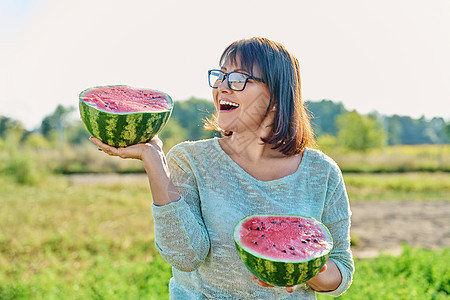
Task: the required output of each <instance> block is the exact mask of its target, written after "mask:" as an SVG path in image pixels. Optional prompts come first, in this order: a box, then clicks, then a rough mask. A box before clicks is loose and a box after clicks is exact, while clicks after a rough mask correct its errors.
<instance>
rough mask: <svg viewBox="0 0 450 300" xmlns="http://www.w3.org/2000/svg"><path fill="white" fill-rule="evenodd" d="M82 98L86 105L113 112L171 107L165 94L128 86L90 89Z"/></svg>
mask: <svg viewBox="0 0 450 300" xmlns="http://www.w3.org/2000/svg"><path fill="white" fill-rule="evenodd" d="M82 100H83V101H84V102H85V103H86V104H88V105H92V106H94V107H96V108H98V109H101V110H104V111H108V112H113V113H129V112H146V111H161V110H169V109H170V108H171V103H169V102H168V101H167V96H166V95H165V94H163V93H161V92H158V91H153V90H148V89H133V88H130V87H128V86H107V87H99V88H96V89H91V90H89V91H87V92H86V93H84V94H83V97H82Z"/></svg>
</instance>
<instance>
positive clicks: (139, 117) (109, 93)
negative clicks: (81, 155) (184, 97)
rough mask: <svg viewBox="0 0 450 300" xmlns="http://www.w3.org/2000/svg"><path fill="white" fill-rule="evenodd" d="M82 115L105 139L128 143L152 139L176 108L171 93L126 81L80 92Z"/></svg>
mask: <svg viewBox="0 0 450 300" xmlns="http://www.w3.org/2000/svg"><path fill="white" fill-rule="evenodd" d="M79 107H80V115H81V119H82V121H83V123H84V125H85V126H86V129H87V130H88V131H89V133H90V134H91V135H92V136H94V137H96V138H98V139H100V140H101V141H102V142H104V143H106V144H108V145H111V146H114V147H125V146H130V145H134V144H138V143H144V142H147V141H149V140H150V139H152V138H153V137H154V136H155V135H156V134H158V132H160V131H161V130H162V129H163V127H164V126H165V124H166V123H167V121H168V119H169V118H170V115H171V113H172V109H173V101H172V98H170V96H169V95H167V94H165V93H163V92H160V91H156V90H152V89H140V88H133V87H130V86H126V85H110V86H98V87H93V88H89V89H86V90H84V91H83V92H81V93H80V95H79Z"/></svg>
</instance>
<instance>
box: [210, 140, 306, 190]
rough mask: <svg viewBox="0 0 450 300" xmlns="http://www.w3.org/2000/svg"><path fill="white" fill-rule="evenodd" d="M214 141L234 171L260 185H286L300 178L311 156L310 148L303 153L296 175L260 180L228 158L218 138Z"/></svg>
mask: <svg viewBox="0 0 450 300" xmlns="http://www.w3.org/2000/svg"><path fill="white" fill-rule="evenodd" d="M213 140H214V143H213V144H214V146H215V148H216V150H217V151H218V153H220V155H221V156H222V157H223V158H224V159H225V160H226V161H227V162H228V163H229V165H230V166H231V167H232V168H233V169H235V170H236V171H237V172H239V173H240V174H242V175H243V176H245V177H247V178H249V179H250V180H252V181H254V182H256V183H259V184H266V185H273V184H278V183H286V181H290V180H293V179H295V178H297V176H299V174H300V173H302V170H303V169H304V168H305V164H306V163H307V159H308V156H309V148H305V149H304V151H303V157H302V161H301V162H300V165H299V166H298V168H297V170H296V171H295V172H294V173H292V174H289V175H286V176H284V177H281V178H277V179H274V180H259V179H257V178H255V177H253V176H252V175H250V174H249V173H248V172H247V171H245V170H244V169H243V168H242V167H241V166H240V165H238V164H237V163H236V162H235V161H234V160H233V159H232V158H231V157H230V156H228V154H227V153H226V152H225V151H223V149H222V147H221V146H220V144H219V138H218V137H214V139H213Z"/></svg>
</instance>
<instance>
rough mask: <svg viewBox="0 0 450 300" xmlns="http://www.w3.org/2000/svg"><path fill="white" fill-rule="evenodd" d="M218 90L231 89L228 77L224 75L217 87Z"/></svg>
mask: <svg viewBox="0 0 450 300" xmlns="http://www.w3.org/2000/svg"><path fill="white" fill-rule="evenodd" d="M217 90H218V91H219V92H220V91H231V89H230V87H229V86H228V77H227V76H224V77H223V79H222V82H221V83H220V84H219V86H218V87H217Z"/></svg>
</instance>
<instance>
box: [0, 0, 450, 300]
mask: <svg viewBox="0 0 450 300" xmlns="http://www.w3.org/2000/svg"><path fill="white" fill-rule="evenodd" d="M449 15H450V2H449V1H445V0H441V1H439V0H437V1H432V2H430V1H425V0H423V1H418V0H415V1H403V0H399V1H387V0H382V1H371V2H369V1H356V0H355V1H339V2H336V1H316V2H315V3H311V2H310V1H281V2H277V3H276V4H274V3H273V2H271V1H227V2H210V1H190V2H187V1H186V2H181V1H179V2H177V1H165V2H163V1H127V2H124V1H106V0H105V1H103V0H102V1H87V0H80V1H53V0H41V1H38V0H20V1H19V0H0V90H1V91H2V95H1V96H0V228H1V229H2V230H0V299H2V300H3V299H168V280H169V279H170V277H171V271H170V266H169V265H168V264H167V263H166V262H165V261H164V260H163V259H162V258H161V257H160V256H159V254H158V252H157V251H156V249H155V246H154V235H153V224H152V220H151V205H150V204H151V193H150V189H149V186H148V182H147V179H146V177H145V174H144V173H143V169H142V165H141V164H140V162H138V161H130V160H120V159H118V158H111V157H109V156H107V155H105V154H104V153H102V152H100V151H98V150H97V147H96V146H95V145H94V144H92V143H90V142H89V141H88V137H89V134H88V133H87V131H86V130H85V128H84V125H83V124H82V123H81V121H80V118H79V111H78V94H79V93H80V92H81V91H82V90H84V89H86V88H89V87H92V86H98V85H106V84H128V85H131V86H135V87H148V88H153V89H157V90H161V91H164V92H167V93H168V94H170V95H171V96H172V98H173V99H175V107H174V110H173V114H172V117H171V119H170V120H169V123H168V124H167V126H166V127H165V128H164V130H163V131H162V132H161V134H160V137H161V139H162V140H163V142H164V150H165V151H168V150H169V149H170V148H171V147H172V146H173V145H175V144H177V143H179V142H182V141H185V140H198V139H203V138H209V137H212V136H214V135H217V133H215V132H208V131H205V130H203V128H202V119H204V118H205V117H207V116H210V115H211V114H212V113H214V106H213V104H212V101H211V91H210V88H209V87H208V84H207V77H206V74H207V70H208V69H210V68H216V67H217V66H218V59H219V57H220V54H221V53H222V51H223V50H224V49H225V47H226V46H228V45H229V44H230V43H231V42H233V41H235V40H238V39H241V38H246V37H251V36H264V37H268V38H270V39H273V40H275V41H278V42H281V43H282V44H284V45H285V46H286V47H287V48H288V49H289V50H290V51H291V52H292V53H293V54H294V55H295V56H296V57H297V58H298V59H299V61H300V66H301V75H302V96H303V99H304V101H305V103H306V105H307V107H308V109H309V111H310V113H311V116H312V122H313V126H314V129H315V133H316V137H317V141H318V148H319V149H320V150H322V151H324V152H325V153H327V154H328V155H330V156H331V157H332V158H333V159H335V160H336V161H337V163H338V164H339V166H340V167H341V169H342V171H343V173H344V179H345V182H346V186H347V190H348V193H349V197H350V201H351V207H352V211H353V217H352V247H353V251H354V255H355V263H356V273H355V278H354V283H353V285H352V287H351V288H350V289H349V290H348V291H347V292H346V293H345V294H344V295H343V296H342V297H341V298H342V299H449V298H450V296H449V294H450V263H449V262H450V250H449V249H450V248H449V247H450V226H449V224H448V223H449V222H448V216H449V215H450V105H449V102H450V89H449V88H448V82H450V72H449V71H448V70H450V56H449V55H448V53H450V18H448V16H449ZM319 299H328V298H327V297H324V296H319Z"/></svg>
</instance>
